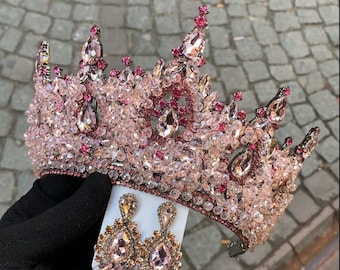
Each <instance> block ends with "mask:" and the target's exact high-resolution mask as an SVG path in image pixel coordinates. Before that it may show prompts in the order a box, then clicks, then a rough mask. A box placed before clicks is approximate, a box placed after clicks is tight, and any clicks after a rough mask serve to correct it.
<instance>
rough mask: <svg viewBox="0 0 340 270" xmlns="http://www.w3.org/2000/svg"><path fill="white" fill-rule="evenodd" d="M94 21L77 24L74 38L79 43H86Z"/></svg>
mask: <svg viewBox="0 0 340 270" xmlns="http://www.w3.org/2000/svg"><path fill="white" fill-rule="evenodd" d="M91 26H92V23H81V24H79V25H78V26H76V30H75V31H73V34H72V40H73V41H75V42H79V43H82V44H83V43H84V42H85V40H86V37H87V36H88V35H89V31H90V29H91Z"/></svg>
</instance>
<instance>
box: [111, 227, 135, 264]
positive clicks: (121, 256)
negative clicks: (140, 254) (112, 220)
mask: <svg viewBox="0 0 340 270" xmlns="http://www.w3.org/2000/svg"><path fill="white" fill-rule="evenodd" d="M130 242H131V240H130V239H129V237H128V235H127V233H126V232H125V231H121V232H119V233H117V234H116V236H115V237H114V238H113V240H112V242H111V245H110V253H111V259H112V261H113V262H115V263H120V262H123V261H124V260H125V259H126V258H127V257H128V256H129V255H130V247H131V244H130Z"/></svg>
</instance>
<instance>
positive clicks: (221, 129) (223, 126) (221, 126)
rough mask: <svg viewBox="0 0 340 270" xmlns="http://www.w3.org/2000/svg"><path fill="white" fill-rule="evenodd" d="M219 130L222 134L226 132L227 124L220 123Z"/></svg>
mask: <svg viewBox="0 0 340 270" xmlns="http://www.w3.org/2000/svg"><path fill="white" fill-rule="evenodd" d="M217 130H218V131H221V132H224V131H225V124H224V123H219V125H218V128H217Z"/></svg>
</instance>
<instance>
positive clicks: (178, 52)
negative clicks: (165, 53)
mask: <svg viewBox="0 0 340 270" xmlns="http://www.w3.org/2000/svg"><path fill="white" fill-rule="evenodd" d="M171 53H172V55H173V56H174V57H178V56H180V55H181V53H182V50H181V48H180V47H176V48H173V49H172V50H171Z"/></svg>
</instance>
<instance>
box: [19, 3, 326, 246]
mask: <svg viewBox="0 0 340 270" xmlns="http://www.w3.org/2000/svg"><path fill="white" fill-rule="evenodd" d="M207 14H208V9H207V7H206V6H202V7H200V8H199V15H198V16H197V17H196V19H195V27H194V29H193V30H192V31H191V32H189V33H188V34H187V35H186V37H185V38H184V40H183V43H182V45H181V46H180V47H177V48H175V49H173V50H172V52H173V54H174V59H173V60H172V61H170V62H169V63H165V62H164V61H163V60H159V61H158V62H157V63H156V64H155V67H154V70H153V72H147V71H143V69H142V68H140V67H136V68H134V69H132V68H131V65H132V60H131V58H130V57H128V56H125V57H123V59H122V61H123V63H124V64H125V65H126V67H125V68H124V69H123V70H121V71H119V70H117V69H112V70H111V71H110V72H109V76H106V75H105V74H104V69H105V68H106V66H107V65H106V62H105V61H104V60H103V58H102V45H101V43H100V40H99V36H100V29H99V27H98V26H97V25H95V26H93V27H92V29H91V31H90V36H89V38H88V39H87V40H86V42H85V44H84V47H83V50H82V54H81V55H82V60H81V63H80V67H79V72H78V74H76V75H66V76H62V75H61V68H60V67H58V66H57V68H55V69H54V71H55V75H56V76H55V77H54V78H53V79H50V77H49V75H50V74H49V70H50V67H49V51H48V47H49V45H48V43H47V42H46V41H43V42H42V45H41V47H40V50H39V53H38V56H37V61H36V72H35V76H34V80H35V89H36V93H35V97H34V99H33V101H32V103H31V104H30V106H29V109H28V110H27V121H28V123H29V125H30V126H29V128H28V130H27V131H26V133H25V140H26V144H27V146H28V147H29V156H30V158H31V161H32V164H33V166H34V168H35V171H36V174H37V176H41V175H44V174H48V173H58V174H71V175H80V176H86V175H88V174H89V173H91V172H94V171H99V172H102V173H106V174H108V175H109V176H110V177H111V179H112V182H113V183H114V184H117V185H125V186H129V187H132V188H134V189H137V190H141V191H144V192H148V193H152V194H155V195H156V196H160V197H164V198H167V199H170V200H173V201H175V202H178V203H181V204H183V205H185V206H187V207H189V208H191V209H193V210H195V211H197V212H200V213H202V214H204V215H206V216H208V217H210V218H212V219H214V220H216V221H218V222H219V223H221V224H223V225H225V226H226V227H228V228H230V229H231V230H232V231H233V232H235V233H236V234H237V235H238V236H239V237H240V238H241V240H242V241H243V244H244V248H245V249H247V248H250V249H253V248H254V247H255V246H256V245H257V244H259V243H263V242H265V241H266V240H267V238H268V236H269V233H270V231H271V230H272V228H273V226H274V225H275V224H276V223H277V222H278V220H279V218H280V216H281V215H282V213H283V211H284V210H285V209H286V208H287V206H288V204H289V202H290V201H291V200H292V195H291V192H292V191H294V190H295V184H294V180H295V178H296V177H297V175H298V173H299V171H300V170H301V167H302V163H303V161H304V160H305V159H306V158H307V157H308V156H309V155H310V154H311V152H312V151H313V149H314V148H315V146H316V145H317V139H316V137H317V134H318V133H319V129H318V128H317V127H316V128H313V129H311V130H310V131H309V133H308V134H307V136H306V138H305V139H304V140H303V142H302V143H301V144H300V145H298V146H297V147H296V151H291V150H290V149H289V146H290V145H291V144H292V141H291V138H288V139H287V140H286V142H285V143H284V144H283V146H279V145H278V143H277V140H276V139H275V131H276V129H277V128H278V125H279V122H280V121H281V120H282V119H283V118H284V115H285V112H286V109H287V95H289V92H290V89H289V88H288V87H283V88H281V89H280V90H279V92H278V94H277V95H276V96H275V97H274V98H273V99H272V100H271V101H270V102H269V103H268V105H267V106H265V107H263V108H259V109H257V110H256V116H255V118H254V119H251V120H246V113H245V111H243V110H239V108H238V106H239V105H238V103H239V102H240V101H241V100H242V93H241V92H236V93H235V94H234V95H233V100H232V101H231V102H230V103H229V104H224V103H223V102H221V101H219V100H218V95H217V92H212V91H211V89H210V85H211V82H210V77H209V76H208V75H200V71H199V67H200V66H201V65H202V63H204V60H203V56H202V54H203V49H204V35H203V29H204V28H205V27H206V26H207V18H206V15H207ZM242 149H243V151H239V150H242Z"/></svg>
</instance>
